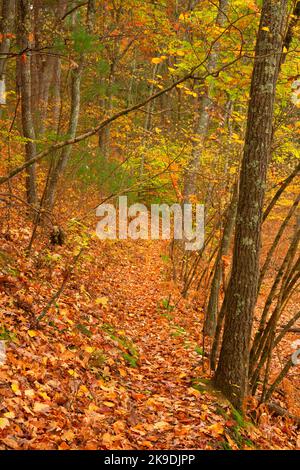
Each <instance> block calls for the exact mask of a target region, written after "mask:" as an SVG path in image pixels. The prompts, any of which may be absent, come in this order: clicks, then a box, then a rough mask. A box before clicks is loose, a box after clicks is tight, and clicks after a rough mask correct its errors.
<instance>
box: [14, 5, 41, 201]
mask: <svg viewBox="0 0 300 470" xmlns="http://www.w3.org/2000/svg"><path fill="white" fill-rule="evenodd" d="M17 15H18V17H17V31H18V43H19V46H20V49H21V52H22V51H23V53H22V54H21V56H20V57H19V58H18V67H19V78H20V83H19V86H20V92H21V114H22V128H23V136H24V137H25V138H26V139H28V140H27V142H26V143H25V153H26V160H27V161H28V160H30V159H31V158H33V157H34V156H35V155H36V143H35V129H34V123H33V117H32V101H31V89H32V87H31V66H30V63H31V53H30V49H31V47H32V44H31V41H32V39H31V36H32V35H33V33H32V18H31V15H32V12H31V9H30V2H29V1H28V0H17ZM26 193H27V201H28V202H29V203H30V204H35V203H36V200H37V193H36V165H35V164H34V165H31V166H30V167H28V169H27V174H26Z"/></svg>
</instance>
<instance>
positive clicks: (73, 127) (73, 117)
mask: <svg viewBox="0 0 300 470" xmlns="http://www.w3.org/2000/svg"><path fill="white" fill-rule="evenodd" d="M81 74H82V64H81V65H79V66H78V67H77V68H75V69H73V70H72V72H71V112H70V119H69V129H68V136H69V138H70V139H72V138H74V137H75V135H76V131H77V125H78V119H79V111H80V82H81ZM71 150H72V147H71V146H70V145H69V146H67V147H64V148H63V149H62V151H61V153H60V155H59V157H58V160H57V161H56V163H55V164H54V166H53V167H52V170H51V171H50V177H49V181H48V184H47V188H46V192H45V207H46V208H47V209H48V210H50V211H51V210H52V208H53V205H54V201H55V194H56V189H57V184H58V181H59V178H60V176H61V174H62V173H63V171H64V169H65V167H66V165H67V162H68V159H69V156H70V153H71Z"/></svg>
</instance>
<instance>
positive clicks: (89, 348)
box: [85, 346, 94, 354]
mask: <svg viewBox="0 0 300 470" xmlns="http://www.w3.org/2000/svg"><path fill="white" fill-rule="evenodd" d="M85 351H86V352H87V353H89V354H92V353H93V352H94V348H92V347H91V346H87V347H86V348H85Z"/></svg>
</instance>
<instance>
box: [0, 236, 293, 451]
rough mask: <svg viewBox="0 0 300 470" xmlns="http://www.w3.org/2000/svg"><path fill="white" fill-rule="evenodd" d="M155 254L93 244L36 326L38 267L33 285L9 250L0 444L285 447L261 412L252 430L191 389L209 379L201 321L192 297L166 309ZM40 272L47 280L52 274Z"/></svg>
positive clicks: (159, 245)
mask: <svg viewBox="0 0 300 470" xmlns="http://www.w3.org/2000/svg"><path fill="white" fill-rule="evenodd" d="M26 236H28V234H27V235H26V231H25V233H24V237H25V238H26ZM19 241H20V242H21V241H22V240H19ZM9 248H10V243H9V242H8V243H7V246H6V249H7V252H9ZM166 248H167V246H166V245H165V244H164V242H148V241H139V242H132V241H131V242H129V241H128V242H122V243H120V242H117V243H116V242H105V247H103V245H102V244H100V243H99V241H95V242H93V243H92V246H91V250H90V251H89V252H88V253H87V254H86V257H85V258H83V260H82V263H81V267H80V269H78V272H76V273H74V275H73V276H72V279H71V280H70V282H69V284H68V285H67V287H66V290H65V292H64V294H63V295H62V297H61V299H60V300H59V302H58V307H57V308H55V307H53V308H52V309H50V311H49V313H48V316H47V319H45V321H43V327H42V328H39V327H38V326H35V325H33V324H32V315H34V314H35V312H37V311H40V310H41V307H40V305H44V304H45V300H46V299H48V298H49V266H45V265H43V263H41V265H40V268H39V273H38V274H39V280H38V281H37V280H35V279H33V278H32V271H31V268H32V265H31V263H33V262H34V261H32V260H31V261H30V260H29V259H25V258H24V257H23V253H22V252H21V249H20V251H19V253H18V254H19V258H18V260H17V264H18V266H19V268H21V269H22V271H23V274H22V275H21V276H20V279H21V281H19V282H18V283H16V281H13V278H10V277H9V276H8V277H6V279H4V278H2V283H1V286H2V291H3V292H2V294H3V295H2V301H1V304H2V307H4V308H6V311H7V314H8V318H10V327H8V326H7V330H10V331H13V332H14V334H15V341H14V342H12V343H9V345H8V350H7V363H6V365H5V366H3V367H2V368H1V369H0V397H1V410H2V411H4V412H5V413H4V417H3V418H2V419H1V422H0V427H1V431H0V432H1V434H2V437H3V438H2V444H1V446H2V447H1V448H17V449H24V448H25V449H39V448H42V449H44V448H48V449H56V448H59V449H78V448H81V449H83V448H84V449H197V448H198V449H199V448H202V449H223V448H225V449H228V448H232V449H238V448H244V449H245V448H246V449H248V448H249V449H251V448H282V447H287V448H294V447H295V444H296V434H295V427H294V426H293V425H292V423H291V425H290V426H289V425H288V424H287V423H286V422H283V421H282V420H281V419H277V418H274V419H271V418H270V416H269V415H267V416H266V417H265V418H263V416H262V418H261V420H260V427H258V428H256V427H254V426H253V425H250V426H249V425H248V426H244V424H243V420H242V419H241V418H240V416H239V415H235V416H234V415H233V414H232V412H231V409H230V407H229V405H228V402H227V401H226V400H224V399H222V397H221V396H218V395H215V394H214V393H212V391H211V390H207V391H206V390H205V387H206V386H205V384H202V385H200V386H199V384H198V385H197V379H199V378H201V380H203V379H204V381H205V379H207V377H208V372H207V361H206V360H205V368H206V372H203V366H202V361H203V357H202V356H201V352H202V351H201V336H200V332H201V321H202V320H203V318H202V315H203V314H202V312H201V311H197V309H196V308H195V305H194V304H193V302H192V301H185V300H181V301H180V302H179V304H178V305H177V306H176V307H175V308H174V309H173V308H172V306H173V305H174V302H176V299H177V298H179V297H178V292H176V290H175V288H174V286H173V285H172V282H171V281H170V280H169V279H168V274H167V273H168V269H166V261H165V256H164V255H165V254H166ZM64 249H65V248H64ZM33 258H34V257H33ZM50 276H51V277H52V281H53V283H54V284H55V283H57V282H58V279H59V278H60V276H61V273H60V272H59V270H56V271H55V272H52V274H50ZM33 292H35V296H34V298H33V295H32V293H33ZM37 292H38V294H37ZM170 294H172V296H171V300H170V302H169V305H168V299H169V295H170ZM13 295H14V298H15V299H18V300H17V307H18V316H16V313H13V312H12V311H11V307H10V305H11V303H12V296H13ZM14 302H15V304H16V301H14ZM14 312H16V310H14ZM9 313H10V315H11V316H9ZM262 414H263V413H262Z"/></svg>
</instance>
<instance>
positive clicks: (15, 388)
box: [11, 382, 21, 395]
mask: <svg viewBox="0 0 300 470" xmlns="http://www.w3.org/2000/svg"><path fill="white" fill-rule="evenodd" d="M11 389H12V391H13V392H14V393H15V394H16V395H21V390H20V389H19V384H18V382H13V383H12V384H11Z"/></svg>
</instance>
